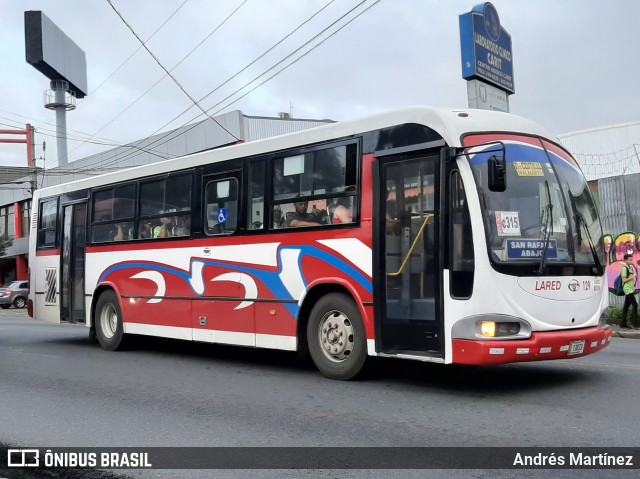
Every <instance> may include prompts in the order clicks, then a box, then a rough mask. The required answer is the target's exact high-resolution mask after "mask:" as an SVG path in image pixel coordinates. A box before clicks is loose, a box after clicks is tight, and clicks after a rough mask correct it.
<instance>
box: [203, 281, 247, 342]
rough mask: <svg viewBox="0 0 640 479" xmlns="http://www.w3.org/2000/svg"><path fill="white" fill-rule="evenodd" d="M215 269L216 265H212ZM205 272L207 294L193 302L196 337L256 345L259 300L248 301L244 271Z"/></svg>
mask: <svg viewBox="0 0 640 479" xmlns="http://www.w3.org/2000/svg"><path fill="white" fill-rule="evenodd" d="M211 269H213V268H211ZM207 273H208V274H206V275H205V281H206V283H205V284H207V287H206V289H205V294H204V295H203V297H201V298H199V299H198V300H194V301H192V306H191V312H192V318H193V320H192V327H193V339H194V340H196V341H205V342H213V343H223V344H237V345H241V346H255V345H256V339H255V337H256V335H255V303H254V302H253V301H250V300H247V298H246V293H247V290H248V289H250V288H251V285H250V284H246V278H245V276H246V275H244V274H243V273H233V272H231V273H222V274H217V272H216V273H215V274H214V275H213V277H210V276H212V274H211V273H212V271H208V272H207Z"/></svg>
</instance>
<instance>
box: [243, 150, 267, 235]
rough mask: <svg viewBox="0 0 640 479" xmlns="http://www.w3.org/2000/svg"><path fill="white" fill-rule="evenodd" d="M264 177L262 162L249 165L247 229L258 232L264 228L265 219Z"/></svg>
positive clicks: (263, 164)
mask: <svg viewBox="0 0 640 479" xmlns="http://www.w3.org/2000/svg"><path fill="white" fill-rule="evenodd" d="M265 175H266V173H265V163H264V161H258V162H254V163H251V164H250V165H249V208H248V210H247V214H248V218H247V228H248V229H252V230H259V229H263V228H266V226H265V222H266V221H267V217H266V215H265V210H264V186H265V181H266V177H265Z"/></svg>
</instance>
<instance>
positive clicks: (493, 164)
mask: <svg viewBox="0 0 640 479" xmlns="http://www.w3.org/2000/svg"><path fill="white" fill-rule="evenodd" d="M487 167H488V170H489V191H504V190H506V189H507V162H506V161H505V156H504V155H502V156H495V155H493V156H492V157H491V158H489V162H488V165H487Z"/></svg>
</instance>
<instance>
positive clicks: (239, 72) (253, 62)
mask: <svg viewBox="0 0 640 479" xmlns="http://www.w3.org/2000/svg"><path fill="white" fill-rule="evenodd" d="M334 1H335V0H330V1H329V2H328V3H326V4H325V5H324V6H323V7H321V8H320V9H319V10H317V11H316V12H315V13H314V14H313V15H311V16H310V17H309V18H307V19H306V20H305V21H304V22H302V23H301V24H299V25H298V26H297V27H296V28H295V29H293V30H292V31H291V32H289V33H288V34H287V35H285V36H284V37H282V38H281V39H280V40H279V41H277V42H276V43H275V44H274V45H272V46H271V47H270V48H268V49H267V50H265V51H264V52H263V53H262V54H261V55H260V56H258V57H257V58H255V59H254V60H253V61H251V62H250V63H248V64H247V65H246V66H245V67H243V68H242V69H241V70H239V71H238V72H236V73H235V74H234V75H232V76H231V77H229V78H227V80H225V81H224V82H223V83H221V84H220V85H218V86H217V87H216V88H214V89H213V90H212V91H210V92H209V93H208V94H207V95H205V96H204V97H203V98H201V99H200V100H199V102H201V101H202V100H204V99H205V98H207V97H209V96H210V95H211V94H212V93H214V92H215V91H217V90H219V89H220V88H221V87H223V86H224V85H226V84H227V83H229V82H230V81H231V80H233V79H234V78H235V77H237V76H238V75H240V74H241V73H242V72H244V71H245V70H246V69H247V68H249V67H250V66H251V65H253V64H255V63H256V62H257V61H259V60H260V59H262V58H263V57H264V56H265V55H267V54H268V53H269V52H271V51H272V50H273V49H274V48H276V47H277V46H278V45H280V44H282V42H284V41H285V40H286V39H288V38H289V37H290V36H291V35H293V34H294V33H295V32H297V31H298V30H299V29H300V28H302V27H303V26H304V25H306V24H307V23H309V22H310V21H311V20H312V19H313V18H315V17H316V16H317V15H319V14H320V13H321V12H322V11H324V10H325V9H326V8H327V7H329V6H330V5H331V4H332V3H334ZM221 25H222V24H220V25H218V27H216V28H215V29H214V30H213V31H212V32H211V33H210V34H209V35H207V37H205V39H204V40H203V41H201V42H200V43H199V44H198V45H197V46H196V48H194V49H192V50H191V51H190V52H189V53H188V54H187V56H185V57H183V59H182V60H181V61H180V62H179V63H178V64H176V65H175V66H174V67H173V68H172V70H173V69H175V68H176V67H177V66H178V65H179V64H180V63H182V62H183V61H184V60H185V59H186V58H187V57H188V56H189V55H191V53H193V51H195V49H197V48H198V47H199V46H200V45H202V43H204V41H205V40H206V39H207V38H209V37H210V36H211V35H212V34H213V33H214V32H215V31H216V30H217V29H218V28H219V27H220V26H221ZM140 48H142V47H140ZM164 78H166V75H165V76H164V77H162V78H161V79H160V80H158V82H156V83H155V84H154V85H152V86H151V87H150V88H149V89H147V91H145V92H144V93H143V94H142V95H141V96H140V97H138V98H137V99H136V100H135V101H134V102H133V103H132V104H130V105H129V106H127V107H126V108H125V109H124V110H123V111H122V112H121V113H119V114H118V115H117V116H116V118H117V117H119V116H120V115H121V114H122V113H124V111H126V110H127V109H128V108H129V107H130V106H132V105H133V104H134V103H136V102H137V101H138V100H139V99H140V98H142V97H143V96H144V95H146V94H147V93H148V92H149V91H151V89H153V87H155V85H157V84H158V83H159V82H160V81H162V80H163V79H164ZM190 108H192V107H189V108H187V109H186V110H184V111H183V112H181V113H180V114H178V115H177V116H175V117H174V118H172V119H171V120H170V121H169V122H168V123H165V124H164V125H163V126H161V127H160V128H158V129H157V130H156V131H155V132H153V133H152V134H151V135H149V136H150V137H151V136H153V135H155V134H156V133H158V132H159V131H160V130H162V129H163V128H165V127H166V126H168V125H169V124H171V123H172V122H173V121H174V120H176V119H177V118H179V117H180V116H181V115H183V114H184V113H186V112H188V111H189V109H190ZM116 118H114V119H112V120H111V121H110V122H109V123H107V125H108V124H110V123H111V122H113V121H114V120H115V119H116ZM187 123H188V122H187ZM198 124H200V123H198ZM107 125H104V126H103V127H102V128H101V129H100V130H98V131H96V133H97V132H99V131H101V130H102V129H104V128H105V127H106V126H107ZM185 125H186V123H185V124H183V125H182V126H181V127H179V128H182V127H183V126H185ZM196 126H197V125H196ZM179 128H178V129H179ZM187 131H188V130H187ZM171 133H174V131H171V132H168V133H167V134H171ZM165 136H166V135H165ZM176 136H177V135H176ZM162 138H164V136H163V137H161V138H160V140H161V139H162ZM173 138H175V137H173ZM173 138H172V139H173ZM142 141H144V140H140V142H142ZM162 144H164V143H161V144H160V145H158V146H161V145H162ZM72 151H73V150H72ZM143 151H147V150H143ZM124 159H127V158H124ZM122 160H123V158H118V159H116V160H115V161H116V162H119V161H122ZM96 164H97V163H96Z"/></svg>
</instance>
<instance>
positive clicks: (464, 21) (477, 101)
mask: <svg viewBox="0 0 640 479" xmlns="http://www.w3.org/2000/svg"><path fill="white" fill-rule="evenodd" d="M460 49H461V54H462V55H461V57H462V78H464V79H465V80H467V81H468V85H467V92H468V98H469V107H471V108H482V109H487V110H501V111H509V95H510V94H512V93H515V86H514V83H513V52H512V48H511V35H509V33H508V32H507V31H506V30H505V29H504V28H502V26H501V25H500V18H499V17H498V12H497V11H496V9H495V7H494V6H493V5H492V4H491V3H489V2H486V3H484V4H481V5H476V6H475V7H473V9H472V10H471V11H470V12H468V13H465V14H463V15H460Z"/></svg>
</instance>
